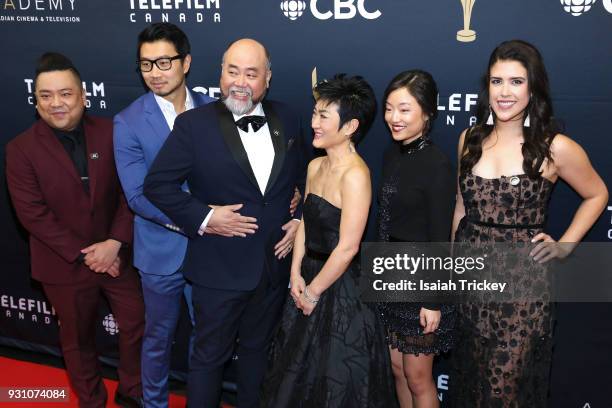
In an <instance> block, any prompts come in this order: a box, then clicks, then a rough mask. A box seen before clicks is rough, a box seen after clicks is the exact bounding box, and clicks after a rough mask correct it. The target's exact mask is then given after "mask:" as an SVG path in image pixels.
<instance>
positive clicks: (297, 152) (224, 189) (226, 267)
mask: <svg viewBox="0 0 612 408" xmlns="http://www.w3.org/2000/svg"><path fill="white" fill-rule="evenodd" d="M221 67H222V71H221V81H220V82H221V83H220V87H221V93H222V96H223V98H222V101H218V102H215V103H211V104H208V105H205V106H203V107H200V108H197V109H194V110H192V111H189V112H187V113H185V114H183V115H181V116H180V117H179V118H178V119H177V121H176V125H175V127H174V130H173V131H172V133H171V134H170V136H169V137H168V140H167V141H166V143H165V144H164V146H163V147H162V149H161V150H160V152H159V154H158V156H157V158H156V159H155V162H154V163H153V165H152V166H151V168H150V170H149V174H148V175H147V177H146V179H145V184H144V191H145V195H146V197H147V198H149V200H151V202H152V203H153V204H154V205H155V206H157V207H158V208H160V209H161V210H162V211H163V212H164V213H166V214H167V215H168V216H169V217H170V219H172V220H173V221H174V223H175V224H176V225H178V226H179V227H180V228H181V229H182V230H183V231H185V233H186V234H187V235H188V236H189V237H190V240H189V244H188V246H187V255H186V256H185V263H184V267H183V268H184V273H185V275H186V276H187V278H188V279H189V280H190V281H191V282H193V303H194V311H195V322H196V327H195V331H196V334H195V342H194V348H193V353H192V358H191V362H190V366H189V382H188V403H189V406H194V407H198V408H217V407H218V406H219V399H220V394H221V382H222V376H223V366H224V364H225V363H226V362H227V361H228V360H229V359H230V358H231V356H232V353H233V350H234V347H235V344H236V338H239V341H238V345H237V348H236V354H237V357H238V360H237V386H238V390H237V391H238V395H237V399H238V401H237V402H238V404H237V405H238V407H240V408H250V407H256V406H258V395H259V388H260V385H261V382H262V380H263V377H264V374H265V369H266V365H267V349H268V345H269V342H270V339H271V335H272V329H273V328H274V326H275V325H276V323H277V322H278V320H279V318H280V313H281V308H282V305H283V302H284V300H285V298H286V294H287V284H288V281H289V266H290V265H289V264H290V257H288V256H287V255H288V254H289V253H290V251H291V249H292V246H293V239H294V238H295V232H296V230H297V226H298V224H299V221H298V220H295V219H292V217H291V215H290V212H289V203H290V201H291V197H292V195H293V191H294V187H295V186H296V185H297V186H299V187H300V189H303V185H304V181H305V170H306V164H305V161H304V156H305V155H304V143H303V141H302V137H301V129H300V124H299V119H298V118H297V117H296V116H295V115H294V114H293V113H292V112H291V111H290V110H289V109H288V108H287V106H285V105H283V104H280V103H277V102H272V101H263V98H264V96H265V93H266V90H267V88H268V86H269V82H270V78H271V75H272V71H271V69H270V57H269V54H268V52H267V50H266V49H265V48H264V47H263V45H261V44H260V43H258V42H256V41H254V40H250V39H242V40H238V41H236V42H234V43H233V44H231V45H230V47H229V48H228V49H227V50H226V52H225V54H224V55H223V61H222V66H221ZM185 181H186V182H187V183H188V185H189V188H190V190H191V194H188V193H186V192H184V191H183V190H182V189H181V185H182V184H183V183H184V182H185ZM302 193H303V191H302ZM232 204H238V206H240V207H238V206H233V205H232ZM237 209H240V213H238V212H237V211H236V210H237ZM242 214H244V215H242ZM295 217H296V218H297V219H299V218H301V208H299V207H298V209H297V211H296V213H295ZM206 228H212V229H215V230H220V231H224V230H225V229H227V228H229V229H231V230H235V231H237V233H235V234H234V236H233V237H232V236H221V235H213V234H204V231H205V229H206ZM226 235H229V234H226ZM238 235H239V236H238Z"/></svg>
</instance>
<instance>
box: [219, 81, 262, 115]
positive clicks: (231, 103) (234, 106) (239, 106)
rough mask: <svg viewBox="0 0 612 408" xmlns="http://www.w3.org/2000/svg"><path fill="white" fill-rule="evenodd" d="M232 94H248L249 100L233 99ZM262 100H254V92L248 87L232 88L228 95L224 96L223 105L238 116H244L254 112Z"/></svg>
mask: <svg viewBox="0 0 612 408" xmlns="http://www.w3.org/2000/svg"><path fill="white" fill-rule="evenodd" d="M232 92H242V93H245V94H247V96H248V99H247V100H246V101H241V100H238V99H235V98H233V97H232ZM259 101H260V99H258V100H253V91H252V90H251V88H249V87H248V86H244V87H242V86H230V88H229V89H228V93H227V95H223V103H224V104H225V106H226V107H227V109H229V111H230V112H232V113H233V114H234V115H236V116H241V115H244V114H245V113H248V112H250V111H251V110H253V107H254V106H255V105H257V104H258V103H259Z"/></svg>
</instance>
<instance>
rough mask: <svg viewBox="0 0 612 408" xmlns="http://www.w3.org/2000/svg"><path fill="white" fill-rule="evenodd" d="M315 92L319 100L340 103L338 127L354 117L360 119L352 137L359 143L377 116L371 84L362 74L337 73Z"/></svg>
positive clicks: (317, 87) (354, 141)
mask: <svg viewBox="0 0 612 408" xmlns="http://www.w3.org/2000/svg"><path fill="white" fill-rule="evenodd" d="M314 94H315V95H316V97H317V100H318V101H319V100H320V101H323V102H326V103H335V104H336V105H338V115H339V116H340V124H339V126H338V129H340V128H341V127H342V126H344V124H345V123H347V122H349V121H350V120H352V119H357V120H358V121H359V127H358V128H357V130H356V131H355V133H354V134H353V135H352V137H351V140H352V141H353V143H355V144H357V143H359V142H360V141H361V140H362V139H363V137H364V136H365V135H366V133H367V132H368V130H369V129H370V127H371V126H372V122H373V121H374V117H375V116H376V96H375V95H374V91H373V90H372V87H371V86H370V84H368V83H367V82H366V80H365V79H363V78H362V77H361V76H350V77H349V76H347V75H346V74H336V75H334V77H333V78H332V79H331V80H324V81H321V82H319V83H318V84H317V85H316V87H315V89H314Z"/></svg>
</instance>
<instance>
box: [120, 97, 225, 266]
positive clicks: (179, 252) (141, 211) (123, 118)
mask: <svg viewBox="0 0 612 408" xmlns="http://www.w3.org/2000/svg"><path fill="white" fill-rule="evenodd" d="M191 96H192V98H193V102H194V107H198V106H202V105H204V104H207V103H209V102H211V101H214V99H213V98H211V97H209V96H207V95H204V94H201V93H199V92H191ZM169 133H170V129H169V127H168V124H167V123H166V120H165V119H164V115H163V113H162V111H161V109H160V108H159V105H158V104H157V101H156V100H155V97H154V95H153V93H152V92H148V93H146V94H144V95H142V96H141V97H139V98H138V99H136V100H135V101H134V102H132V104H131V105H130V106H128V107H127V108H125V109H124V110H122V111H121V112H119V113H118V114H117V115H115V118H114V132H113V139H114V150H115V163H116V165H117V173H118V174H119V179H120V180H121V185H122V186H123V191H124V192H125V196H126V198H127V201H128V205H129V206H130V208H131V209H132V210H133V211H134V213H136V217H135V218H134V266H136V267H137V268H138V269H140V270H141V271H142V272H144V273H149V274H154V275H170V274H172V273H175V272H176V271H177V270H178V269H179V267H180V266H181V264H182V263H183V258H184V256H185V250H186V248H187V238H186V237H185V236H184V235H182V234H180V233H178V232H177V230H178V228H177V227H176V226H175V225H174V224H173V223H172V221H170V219H169V218H168V217H167V216H166V215H165V214H164V213H163V212H161V211H160V210H159V209H157V208H156V207H155V206H154V205H153V204H151V202H150V201H149V200H148V199H147V198H146V197H145V196H144V195H143V193H142V185H143V183H144V179H145V176H146V175H147V171H148V169H149V167H151V164H152V163H153V160H154V159H155V156H157V153H158V152H159V149H160V148H161V147H162V145H163V144H164V142H165V141H166V138H167V137H168V134H169Z"/></svg>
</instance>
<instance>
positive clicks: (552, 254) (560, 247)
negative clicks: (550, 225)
mask: <svg viewBox="0 0 612 408" xmlns="http://www.w3.org/2000/svg"><path fill="white" fill-rule="evenodd" d="M531 242H534V243H535V242H539V244H537V245H536V246H535V248H533V249H532V250H531V252H530V253H529V256H531V257H532V258H533V260H534V261H536V262H538V263H541V264H543V263H545V262H548V261H550V260H551V259H553V258H559V259H563V258H565V257H566V256H568V255H569V253H570V252H571V250H572V248H571V247H570V244H561V243H560V242H557V241H555V240H554V239H552V237H551V236H550V235H548V234H545V233H543V232H540V233H539V234H538V235H536V236H535V237H533V239H532V240H531Z"/></svg>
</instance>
